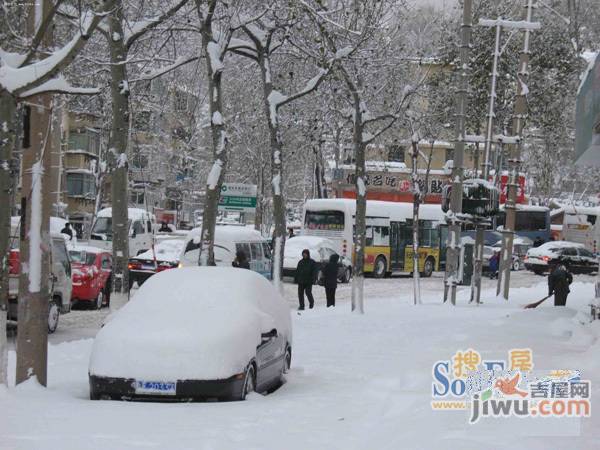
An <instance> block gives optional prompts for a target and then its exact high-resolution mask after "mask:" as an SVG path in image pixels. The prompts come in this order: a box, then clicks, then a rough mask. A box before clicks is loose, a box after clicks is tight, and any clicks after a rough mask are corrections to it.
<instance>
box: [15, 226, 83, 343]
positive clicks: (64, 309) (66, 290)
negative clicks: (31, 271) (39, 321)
mask: <svg viewBox="0 0 600 450" xmlns="http://www.w3.org/2000/svg"><path fill="white" fill-rule="evenodd" d="M50 237H51V240H52V252H51V253H50V264H51V267H50V275H51V278H50V279H51V285H50V297H49V300H50V303H49V305H48V333H54V332H55V331H56V328H57V327H58V318H59V317H60V314H66V313H68V312H70V311H71V292H72V289H73V285H72V281H71V260H70V258H69V253H68V251H67V246H66V242H65V235H63V234H61V233H56V232H54V231H52V232H51V233H50ZM20 275H21V262H20V252H19V224H18V222H17V223H16V226H15V227H11V248H10V254H9V275H8V315H7V318H8V320H13V321H17V319H18V317H17V313H18V303H19V277H20Z"/></svg>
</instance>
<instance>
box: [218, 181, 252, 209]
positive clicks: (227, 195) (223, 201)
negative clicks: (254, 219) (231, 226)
mask: <svg viewBox="0 0 600 450" xmlns="http://www.w3.org/2000/svg"><path fill="white" fill-rule="evenodd" d="M256 192H257V189H256V185H254V184H241V183H224V184H223V187H222V188H221V197H220V198H219V211H240V212H251V213H253V212H255V211H256Z"/></svg>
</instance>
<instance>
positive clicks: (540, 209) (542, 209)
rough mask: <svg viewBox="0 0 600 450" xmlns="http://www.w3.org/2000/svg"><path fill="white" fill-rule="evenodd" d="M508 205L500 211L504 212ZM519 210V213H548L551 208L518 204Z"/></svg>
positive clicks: (501, 206)
mask: <svg viewBox="0 0 600 450" xmlns="http://www.w3.org/2000/svg"><path fill="white" fill-rule="evenodd" d="M505 206H506V205H500V210H501V211H504V208H505ZM516 206H517V210H518V211H532V212H534V211H537V212H546V211H550V208H548V207H547V206H538V205H522V204H520V203H517V205H516Z"/></svg>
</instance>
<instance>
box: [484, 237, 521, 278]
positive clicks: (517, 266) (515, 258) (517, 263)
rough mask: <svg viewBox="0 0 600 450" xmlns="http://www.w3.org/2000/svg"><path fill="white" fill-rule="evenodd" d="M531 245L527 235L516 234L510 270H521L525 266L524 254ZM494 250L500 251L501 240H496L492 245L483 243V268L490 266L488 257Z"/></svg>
mask: <svg viewBox="0 0 600 450" xmlns="http://www.w3.org/2000/svg"><path fill="white" fill-rule="evenodd" d="M532 245H533V241H532V240H531V239H529V238H527V237H521V236H516V237H515V239H514V241H513V252H512V266H511V270H521V269H522V268H523V267H525V256H526V255H527V251H528V250H529V249H530V248H531V246H532ZM495 251H498V252H501V251H502V241H498V242H496V243H495V244H494V245H493V246H487V245H485V246H484V247H483V269H484V270H487V269H488V268H489V266H490V258H491V257H492V255H493V254H494V252H495Z"/></svg>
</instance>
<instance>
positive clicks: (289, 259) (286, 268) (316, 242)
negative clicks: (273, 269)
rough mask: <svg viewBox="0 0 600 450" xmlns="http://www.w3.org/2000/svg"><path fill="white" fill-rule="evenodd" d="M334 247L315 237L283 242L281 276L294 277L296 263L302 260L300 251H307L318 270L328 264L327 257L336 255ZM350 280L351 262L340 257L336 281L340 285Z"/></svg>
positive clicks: (303, 237) (323, 239) (330, 242)
mask: <svg viewBox="0 0 600 450" xmlns="http://www.w3.org/2000/svg"><path fill="white" fill-rule="evenodd" d="M334 248H335V245H334V243H333V242H332V241H330V240H329V239H326V238H322V237H317V236H295V237H292V238H290V239H288V240H287V241H285V250H284V258H283V276H284V277H292V278H293V277H294V275H295V273H296V266H297V265H298V261H300V259H301V258H302V250H304V249H308V250H309V251H310V257H311V258H312V259H314V260H315V261H316V263H317V264H318V266H319V270H320V269H321V267H322V266H324V265H325V264H327V263H328V262H329V257H330V256H331V255H333V254H335V253H336V251H335V250H334ZM351 278H352V262H351V261H350V260H349V259H348V258H346V257H344V256H341V257H340V261H339V263H338V279H339V280H340V281H341V282H342V283H348V282H349V281H350V279H351Z"/></svg>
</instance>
